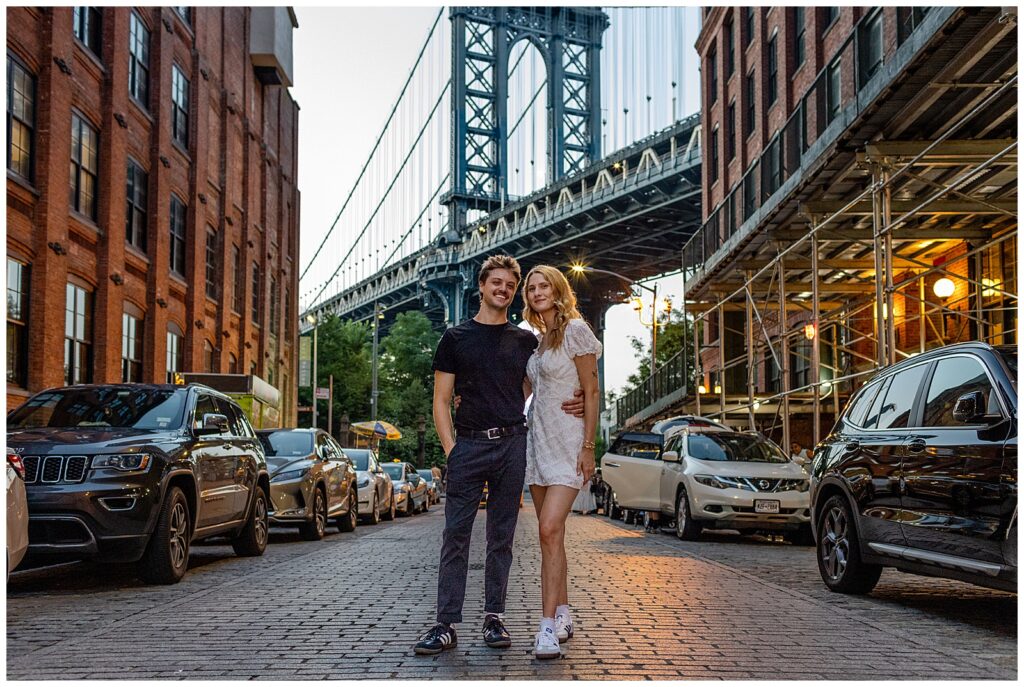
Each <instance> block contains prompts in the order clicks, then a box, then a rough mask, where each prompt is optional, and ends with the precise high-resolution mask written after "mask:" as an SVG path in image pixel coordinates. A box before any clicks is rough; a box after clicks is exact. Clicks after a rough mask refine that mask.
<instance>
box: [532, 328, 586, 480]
mask: <svg viewBox="0 0 1024 687" xmlns="http://www.w3.org/2000/svg"><path fill="white" fill-rule="evenodd" d="M588 354H593V355H596V356H598V357H600V356H601V342H600V341H598V340H597V337H596V336H594V332H592V331H591V330H590V327H589V326H588V325H587V323H586V322H584V321H583V320H579V319H577V320H569V324H568V325H567V326H566V329H565V337H564V339H563V341H562V345H561V346H560V347H558V348H552V349H548V350H546V351H544V352H543V353H538V352H534V354H533V355H532V356H530V360H529V362H528V363H527V364H526V376H527V377H528V378H529V379H530V384H531V385H532V386H533V401H532V402H531V403H530V412H529V414H528V416H527V424H528V425H529V427H530V431H529V434H528V435H527V437H526V484H527V485H530V484H537V485H540V486H545V487H547V486H551V485H554V484H561V485H564V486H567V487H572V488H573V489H579V488H580V487H582V486H583V476H582V475H578V474H576V460H577V458H578V457H579V453H580V449H581V448H583V418H581V417H573V416H572V415H568V414H566V413H565V411H563V410H562V402H563V401H567V400H569V399H571V398H572V397H573V393H574V392H575V391H576V389H579V388H580V379H579V375H578V374H577V372H576V363H575V362H574V360H573V358H575V357H576V356H579V355H588Z"/></svg>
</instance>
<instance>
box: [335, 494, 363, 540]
mask: <svg viewBox="0 0 1024 687" xmlns="http://www.w3.org/2000/svg"><path fill="white" fill-rule="evenodd" d="M358 518H359V497H358V496H357V495H356V491H355V489H350V490H349V493H348V510H347V511H345V514H344V515H342V516H341V517H340V518H338V530H339V531H341V532H351V531H353V530H354V529H355V528H356V524H357V522H356V521H357V520H358Z"/></svg>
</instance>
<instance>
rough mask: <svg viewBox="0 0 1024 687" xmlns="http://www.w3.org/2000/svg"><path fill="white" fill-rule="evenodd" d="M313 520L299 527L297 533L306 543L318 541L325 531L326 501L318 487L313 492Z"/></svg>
mask: <svg viewBox="0 0 1024 687" xmlns="http://www.w3.org/2000/svg"><path fill="white" fill-rule="evenodd" d="M313 491H314V492H315V493H316V495H315V496H314V497H313V519H312V520H310V521H309V522H304V523H302V524H301V525H299V532H300V533H301V534H302V538H303V539H305V540H306V541H319V540H321V539H323V538H324V533H325V532H326V531H327V499H325V498H324V492H323V491H321V490H320V488H319V487H317V488H316V489H314V490H313Z"/></svg>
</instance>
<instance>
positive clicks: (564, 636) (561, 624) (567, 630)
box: [555, 615, 572, 642]
mask: <svg viewBox="0 0 1024 687" xmlns="http://www.w3.org/2000/svg"><path fill="white" fill-rule="evenodd" d="M555 636H556V637H558V641H559V642H567V641H569V640H570V639H572V620H571V619H570V618H569V616H567V615H556V616H555Z"/></svg>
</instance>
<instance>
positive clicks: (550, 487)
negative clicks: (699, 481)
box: [415, 255, 601, 658]
mask: <svg viewBox="0 0 1024 687" xmlns="http://www.w3.org/2000/svg"><path fill="white" fill-rule="evenodd" d="M520 281H521V272H520V269H519V263H518V262H516V260H515V259H514V258H512V257H509V256H507V255H495V256H491V257H489V258H487V260H486V261H485V262H484V264H483V267H482V268H481V269H480V274H479V278H478V280H477V283H478V286H479V289H480V310H479V312H478V313H477V314H476V316H475V317H474V318H473V319H471V320H467V321H466V322H464V323H462V324H460V325H458V326H455V327H452V328H450V329H448V330H447V331H446V332H445V333H444V336H442V337H441V341H440V342H439V343H438V346H437V352H436V353H435V355H434V425H435V427H436V428H437V434H438V437H439V438H440V440H441V444H442V446H443V447H444V450H445V453H446V454H447V456H448V475H447V477H448V484H447V488H448V491H447V496H446V501H445V528H444V538H443V543H442V547H441V562H440V565H439V567H438V575H437V624H436V625H434V626H433V627H432V628H430V629H429V630H428V631H427V632H426V633H425V634H424V635H423V636H422V637H421V638H420V641H419V642H418V643H417V644H416V646H415V652H416V653H417V654H437V653H440V652H442V651H444V650H445V649H450V648H452V647H454V646H455V645H456V643H457V634H456V629H455V624H456V623H459V622H462V605H463V601H464V600H465V596H466V575H467V570H468V565H469V543H470V535H471V534H472V530H473V521H474V520H475V519H476V512H477V508H478V504H479V503H480V496H481V493H482V491H483V486H484V483H487V490H488V494H487V561H486V564H485V568H484V578H485V582H484V586H485V603H484V612H485V618H484V624H483V641H484V643H485V644H486V645H487V646H489V647H492V648H506V647H508V646H511V644H512V638H511V637H510V635H509V633H508V631H507V630H506V629H505V625H504V622H503V616H504V612H505V595H506V591H507V588H508V576H509V569H510V568H511V566H512V541H513V537H514V535H515V529H516V521H517V520H518V518H519V498H520V494H521V493H522V491H523V484H524V481H525V483H526V484H528V485H529V486H530V494H531V496H532V498H533V504H534V507H535V508H536V510H537V521H538V525H539V529H540V546H541V571H540V585H541V598H542V609H541V610H542V613H541V615H542V618H541V621H540V630H539V632H538V633H537V634H536V636H535V643H534V655H535V656H536V657H537V658H556V657H558V656H559V655H560V654H561V652H560V650H559V643H560V642H565V641H567V640H569V639H570V638H571V637H572V635H573V626H572V617H571V614H570V612H569V599H568V590H567V583H566V580H567V567H566V555H565V521H566V518H567V517H568V515H569V509H570V508H571V506H572V503H573V500H574V499H575V497H576V494H577V492H578V491H579V490H580V488H581V487H582V486H583V485H584V484H586V482H587V481H588V480H589V479H590V477H591V475H593V474H594V441H593V438H594V435H595V432H596V429H597V416H598V404H599V402H600V390H599V387H598V373H597V358H598V356H600V355H601V343H600V342H599V341H598V340H597V337H595V336H594V333H593V332H592V331H591V330H590V327H589V326H588V325H587V323H586V322H585V321H584V320H583V318H582V317H581V316H580V313H579V311H578V310H577V309H576V295H575V294H574V293H573V291H572V288H571V287H570V286H569V282H568V281H567V280H566V278H565V276H564V275H563V274H562V273H561V272H560V271H559V270H558V269H556V268H554V267H550V266H547V265H541V266H538V267H534V268H533V269H532V270H530V273H529V274H528V275H527V277H526V281H525V283H524V286H523V293H522V295H523V303H524V306H523V319H524V320H525V321H526V322H527V323H529V324H530V325H531V326H532V327H533V328H534V329H536V330H538V331H539V332H540V334H539V335H534V334H533V333H532V332H531V331H529V330H527V329H523V328H520V327H517V326H516V325H514V324H512V323H510V322H509V321H508V308H509V306H510V305H511V304H512V299H513V297H514V296H515V293H516V290H517V289H518V288H519V284H520ZM531 394H532V395H533V401H532V403H531V404H530V413H529V421H528V422H527V421H526V418H525V417H524V415H523V408H524V407H525V405H526V399H527V398H529V397H530V395H531ZM455 396H457V397H458V398H459V404H458V410H457V413H456V416H455V418H454V422H453V419H452V413H451V404H452V399H453V397H455Z"/></svg>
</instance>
